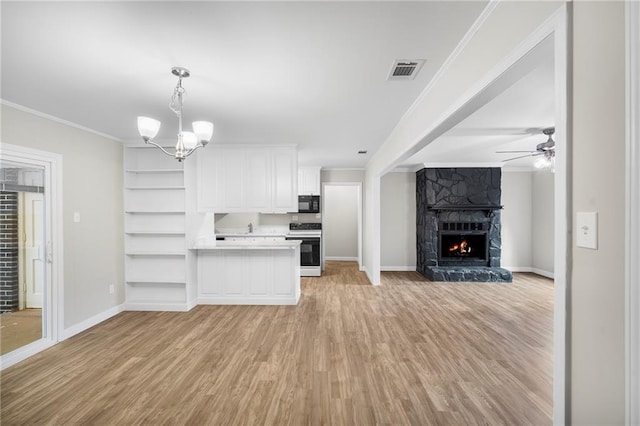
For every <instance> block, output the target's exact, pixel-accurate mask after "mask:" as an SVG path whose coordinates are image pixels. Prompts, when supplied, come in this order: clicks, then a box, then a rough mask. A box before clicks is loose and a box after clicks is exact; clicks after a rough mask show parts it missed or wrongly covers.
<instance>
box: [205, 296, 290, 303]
mask: <svg viewBox="0 0 640 426" xmlns="http://www.w3.org/2000/svg"><path fill="white" fill-rule="evenodd" d="M299 300H300V296H298V297H297V298H296V297H295V296H289V297H271V298H268V299H267V298H255V299H248V298H246V297H215V296H204V297H202V296H201V297H198V305H297V304H298V301H299Z"/></svg>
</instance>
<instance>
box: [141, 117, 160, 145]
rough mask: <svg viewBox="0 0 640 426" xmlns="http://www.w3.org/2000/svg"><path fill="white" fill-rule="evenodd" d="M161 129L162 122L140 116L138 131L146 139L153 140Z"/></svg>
mask: <svg viewBox="0 0 640 426" xmlns="http://www.w3.org/2000/svg"><path fill="white" fill-rule="evenodd" d="M158 131H160V122H159V121H158V120H154V119H153V118H149V117H138V133H140V136H142V139H144V140H145V141H149V140H152V139H153V138H155V137H156V136H157V135H158Z"/></svg>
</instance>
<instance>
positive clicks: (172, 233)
mask: <svg viewBox="0 0 640 426" xmlns="http://www.w3.org/2000/svg"><path fill="white" fill-rule="evenodd" d="M125 234H127V235H185V232H184V231H126V232H125Z"/></svg>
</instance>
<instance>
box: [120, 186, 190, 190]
mask: <svg viewBox="0 0 640 426" xmlns="http://www.w3.org/2000/svg"><path fill="white" fill-rule="evenodd" d="M125 189H131V190H147V189H178V190H184V186H127V187H125Z"/></svg>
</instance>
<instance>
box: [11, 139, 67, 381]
mask: <svg viewBox="0 0 640 426" xmlns="http://www.w3.org/2000/svg"><path fill="white" fill-rule="evenodd" d="M0 154H1V159H0V202H1V203H0V207H1V208H2V215H1V217H0V219H2V226H1V227H0V231H1V236H0V242H1V243H2V253H3V258H2V261H1V262H0V268H1V269H2V274H1V278H2V279H1V281H2V283H1V284H2V290H3V291H2V292H0V326H1V328H0V339H1V344H2V348H1V353H0V363H1V367H2V369H4V368H7V367H9V366H11V365H13V364H15V363H16V362H19V361H21V360H23V359H25V358H27V357H29V356H31V355H33V354H35V353H38V352H40V351H42V350H44V349H46V348H48V347H50V346H52V345H53V344H55V343H56V342H57V341H58V336H59V329H58V328H59V327H60V326H61V325H62V321H61V316H62V307H61V299H62V298H61V294H60V293H61V288H60V286H59V283H61V282H62V226H61V220H62V214H61V209H62V202H61V189H62V188H61V183H62V175H61V171H62V167H61V163H62V159H61V157H60V156H59V155H57V154H52V153H48V152H45V151H39V150H32V149H28V148H23V147H20V146H14V145H9V144H2V149H1V151H0Z"/></svg>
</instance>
